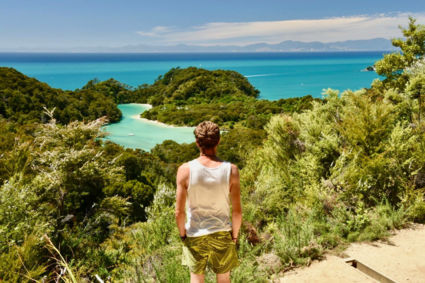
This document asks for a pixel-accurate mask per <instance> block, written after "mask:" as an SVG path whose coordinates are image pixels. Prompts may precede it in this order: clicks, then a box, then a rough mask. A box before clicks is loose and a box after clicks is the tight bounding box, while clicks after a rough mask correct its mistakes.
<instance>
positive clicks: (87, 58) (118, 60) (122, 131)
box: [0, 52, 383, 150]
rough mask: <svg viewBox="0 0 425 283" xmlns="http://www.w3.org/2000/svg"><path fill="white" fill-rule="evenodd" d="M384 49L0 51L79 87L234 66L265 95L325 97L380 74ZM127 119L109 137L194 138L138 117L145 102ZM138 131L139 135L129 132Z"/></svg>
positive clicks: (126, 110)
mask: <svg viewBox="0 0 425 283" xmlns="http://www.w3.org/2000/svg"><path fill="white" fill-rule="evenodd" d="M382 54H383V52H337V53H332V52H328V53H225V54H207V53H204V54H199V53H194V54H78V53H76V54H59V53H56V54H55V53H50V54H49V53H44V54H43V53H40V54H34V53H33V54H26V53H0V66H9V67H13V68H16V69H17V70H18V71H20V72H23V73H24V74H25V75H28V76H31V77H35V78H36V79H38V80H40V81H43V82H46V83H48V84H49V85H51V86H53V87H57V88H62V89H71V90H72V89H76V88H81V87H82V86H84V85H85V84H86V83H87V82H88V81H89V80H91V79H93V78H98V79H100V80H106V79H109V78H114V79H116V80H118V81H120V82H122V83H125V84H128V85H130V86H133V87H136V86H138V85H141V84H144V83H147V84H151V83H153V82H154V81H155V79H156V78H158V76H160V75H162V74H164V73H166V72H167V71H168V70H169V69H171V68H174V67H181V68H185V67H189V66H195V67H200V68H205V69H208V70H216V69H225V70H235V71H237V72H239V73H241V74H242V75H244V76H245V77H246V78H247V79H248V80H249V82H250V83H251V84H252V85H254V86H255V87H256V88H257V89H258V90H260V98H263V99H269V100H276V99H279V98H289V97H300V96H304V95H307V94H311V95H312V96H314V97H321V94H322V91H323V89H326V88H334V89H338V90H341V91H342V90H345V89H352V90H356V89H360V88H363V87H368V86H370V84H371V82H372V81H373V79H375V78H378V75H377V74H376V73H375V72H365V71H363V70H364V69H365V68H366V67H367V66H370V65H373V64H374V62H375V61H377V60H378V59H380V58H381V57H382ZM119 108H120V109H121V111H122V112H123V115H124V117H123V119H122V120H121V121H120V122H119V123H115V124H112V125H109V126H108V127H107V129H108V131H109V132H110V133H111V135H110V136H109V139H110V140H112V141H114V142H116V143H118V144H121V145H123V146H125V147H130V148H142V149H145V150H148V149H151V148H152V147H153V146H154V145H155V144H157V143H160V142H162V141H163V140H165V139H173V140H175V141H177V142H191V141H193V134H192V129H190V128H167V127H163V126H161V125H157V124H153V123H149V122H146V121H141V120H137V119H133V118H132V116H133V115H137V114H140V113H141V112H142V111H144V110H145V109H146V108H145V107H143V106H141V105H135V104H131V105H120V106H119ZM129 134H134V135H129Z"/></svg>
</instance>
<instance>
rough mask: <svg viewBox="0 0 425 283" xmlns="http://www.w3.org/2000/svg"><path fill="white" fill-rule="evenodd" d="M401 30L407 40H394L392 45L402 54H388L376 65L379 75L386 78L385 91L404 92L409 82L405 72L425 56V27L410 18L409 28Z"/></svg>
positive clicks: (384, 82)
mask: <svg viewBox="0 0 425 283" xmlns="http://www.w3.org/2000/svg"><path fill="white" fill-rule="evenodd" d="M400 29H401V30H402V33H403V36H404V37H405V39H404V40H403V39H401V38H396V39H393V40H392V44H393V46H395V47H398V48H400V49H401V50H400V51H401V52H394V53H390V54H386V55H384V58H383V59H381V60H379V61H378V62H376V64H375V67H376V72H377V73H378V75H381V76H385V77H386V78H385V80H384V81H383V86H384V88H385V89H389V88H395V89H398V90H404V88H405V86H406V83H407V81H408V74H407V73H406V72H404V70H405V69H406V68H408V67H410V66H411V65H412V64H413V63H414V62H415V61H416V60H417V59H419V58H422V57H423V56H424V54H425V26H424V25H420V24H416V19H414V18H412V17H409V26H408V27H407V28H402V27H400Z"/></svg>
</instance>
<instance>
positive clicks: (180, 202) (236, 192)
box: [176, 121, 242, 283]
mask: <svg viewBox="0 0 425 283" xmlns="http://www.w3.org/2000/svg"><path fill="white" fill-rule="evenodd" d="M194 134H195V138H196V144H197V146H198V148H199V151H200V156H199V157H198V158H197V159H194V160H192V161H190V162H187V163H185V164H183V165H181V166H180V167H179V169H178V171H177V192H176V222H177V227H178V229H179V233H180V237H181V239H182V241H183V258H182V263H183V264H184V265H188V266H189V269H190V279H191V282H192V283H197V282H204V272H205V268H206V266H207V265H208V266H209V267H210V268H211V269H212V270H213V271H214V272H215V273H216V277H217V282H220V283H221V282H223V283H224V282H230V271H231V269H232V268H234V267H236V266H238V265H239V261H238V257H237V253H236V243H237V239H238V234H239V229H240V227H241V223H242V208H241V201H240V184H239V172H238V168H237V167H236V166H235V165H233V164H231V163H229V162H225V161H223V160H221V159H219V158H218V157H217V155H216V154H217V146H218V143H219V141H220V129H219V128H218V126H217V125H216V124H215V123H213V122H210V121H205V122H202V123H200V124H199V125H198V126H197V127H196V129H195V131H194ZM230 204H231V206H232V219H231V220H232V221H230ZM185 207H186V210H185ZM185 221H186V224H185Z"/></svg>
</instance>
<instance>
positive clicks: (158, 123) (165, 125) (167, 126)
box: [130, 113, 195, 128]
mask: <svg viewBox="0 0 425 283" xmlns="http://www.w3.org/2000/svg"><path fill="white" fill-rule="evenodd" d="M140 114H142V113H140ZM140 114H137V115H133V116H130V117H131V118H132V119H135V120H140V121H142V122H145V123H150V124H154V125H157V126H161V127H164V128H195V127H189V126H176V125H169V124H165V123H162V122H160V121H158V120H149V119H146V118H142V117H140Z"/></svg>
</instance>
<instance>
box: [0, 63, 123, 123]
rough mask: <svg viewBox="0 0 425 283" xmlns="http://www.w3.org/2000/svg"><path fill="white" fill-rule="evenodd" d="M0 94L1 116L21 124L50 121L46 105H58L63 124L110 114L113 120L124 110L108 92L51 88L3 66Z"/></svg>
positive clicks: (56, 115)
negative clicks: (45, 112) (119, 107)
mask: <svg viewBox="0 0 425 283" xmlns="http://www.w3.org/2000/svg"><path fill="white" fill-rule="evenodd" d="M0 96H1V100H0V116H3V117H4V118H6V119H8V120H11V121H16V122H18V123H20V124H27V123H30V122H46V121H48V120H49V117H48V116H47V115H45V114H44V113H43V112H42V109H43V107H45V108H48V109H52V108H55V112H54V117H55V118H56V119H57V121H58V122H59V123H62V124H67V123H69V122H71V121H75V120H79V121H81V120H83V119H85V120H94V119H97V118H100V117H102V116H107V117H108V119H109V121H111V122H115V121H118V120H119V119H120V118H121V111H120V110H119V109H118V108H117V105H116V104H115V103H114V101H113V100H112V99H110V98H109V97H108V95H107V94H103V93H102V92H98V91H93V90H78V91H63V90H61V89H55V88H51V87H50V86H48V85H47V84H46V83H41V82H39V81H37V80H36V79H33V78H30V77H27V76H25V75H23V74H22V73H20V72H18V71H16V70H14V69H12V68H5V67H0Z"/></svg>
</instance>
